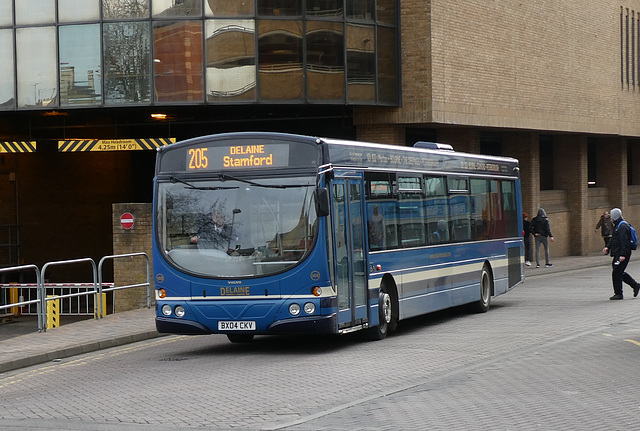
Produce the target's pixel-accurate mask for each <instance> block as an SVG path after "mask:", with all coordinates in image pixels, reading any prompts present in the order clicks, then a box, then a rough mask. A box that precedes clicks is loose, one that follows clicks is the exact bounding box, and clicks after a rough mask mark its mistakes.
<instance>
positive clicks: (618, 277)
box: [602, 208, 640, 299]
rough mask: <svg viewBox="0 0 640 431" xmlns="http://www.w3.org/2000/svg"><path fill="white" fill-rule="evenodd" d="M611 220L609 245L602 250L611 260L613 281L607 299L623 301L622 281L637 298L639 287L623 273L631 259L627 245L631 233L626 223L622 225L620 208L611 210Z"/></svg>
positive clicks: (631, 278) (629, 247)
mask: <svg viewBox="0 0 640 431" xmlns="http://www.w3.org/2000/svg"><path fill="white" fill-rule="evenodd" d="M611 218H612V219H613V225H614V228H613V235H612V236H611V239H610V240H609V244H608V245H607V246H606V247H605V248H603V249H602V252H603V253H604V254H610V255H611V257H612V258H613V261H612V262H611V267H612V268H613V272H612V273H611V278H612V280H613V296H612V297H611V298H609V299H623V296H622V282H623V281H624V282H625V283H627V284H628V285H629V286H631V288H632V289H633V296H634V298H635V297H636V296H638V291H640V285H639V284H638V283H637V282H636V281H635V280H634V279H633V277H631V276H630V275H629V274H627V273H626V272H625V269H627V265H628V264H629V258H630V257H631V246H630V245H629V238H630V236H631V231H630V230H629V225H628V224H627V223H622V221H623V220H624V219H623V218H622V211H620V208H614V209H612V210H611Z"/></svg>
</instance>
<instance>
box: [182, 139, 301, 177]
mask: <svg viewBox="0 0 640 431" xmlns="http://www.w3.org/2000/svg"><path fill="white" fill-rule="evenodd" d="M288 164H289V145H287V144H255V145H229V146H202V147H192V148H189V150H188V151H187V160H186V168H187V170H188V171H194V170H226V169H237V168H243V169H246V168H258V169H259V168H277V167H283V166H288Z"/></svg>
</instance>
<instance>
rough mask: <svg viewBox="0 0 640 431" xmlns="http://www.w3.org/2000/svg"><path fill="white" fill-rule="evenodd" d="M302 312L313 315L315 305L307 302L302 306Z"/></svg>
mask: <svg viewBox="0 0 640 431" xmlns="http://www.w3.org/2000/svg"><path fill="white" fill-rule="evenodd" d="M304 312H305V313H307V314H313V313H315V312H316V305H315V304H314V303H313V302H307V303H306V304H304Z"/></svg>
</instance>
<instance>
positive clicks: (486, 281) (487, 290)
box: [471, 264, 493, 313]
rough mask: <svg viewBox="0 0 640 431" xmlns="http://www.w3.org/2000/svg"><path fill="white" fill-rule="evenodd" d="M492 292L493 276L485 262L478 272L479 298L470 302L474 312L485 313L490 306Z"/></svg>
mask: <svg viewBox="0 0 640 431" xmlns="http://www.w3.org/2000/svg"><path fill="white" fill-rule="evenodd" d="M492 292H493V277H492V276H491V271H490V270H489V268H488V266H487V265H486V264H485V265H484V266H483V267H482V272H481V273H480V299H479V300H478V301H476V302H474V303H473V304H471V311H473V312H474V313H486V312H487V311H489V307H491V293H492Z"/></svg>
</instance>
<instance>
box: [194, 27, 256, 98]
mask: <svg viewBox="0 0 640 431" xmlns="http://www.w3.org/2000/svg"><path fill="white" fill-rule="evenodd" d="M254 22H255V21H254V20H252V19H246V20H230V19H212V20H207V26H206V29H207V30H206V31H207V42H206V43H207V48H206V52H207V100H208V101H212V102H213V101H249V100H255V99H256V90H255V88H256V65H255V27H254V25H255V24H254Z"/></svg>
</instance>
